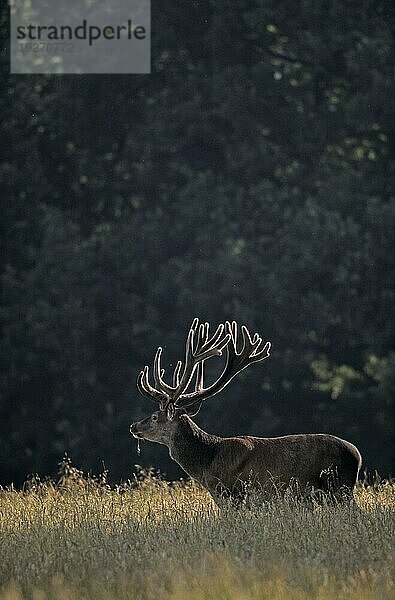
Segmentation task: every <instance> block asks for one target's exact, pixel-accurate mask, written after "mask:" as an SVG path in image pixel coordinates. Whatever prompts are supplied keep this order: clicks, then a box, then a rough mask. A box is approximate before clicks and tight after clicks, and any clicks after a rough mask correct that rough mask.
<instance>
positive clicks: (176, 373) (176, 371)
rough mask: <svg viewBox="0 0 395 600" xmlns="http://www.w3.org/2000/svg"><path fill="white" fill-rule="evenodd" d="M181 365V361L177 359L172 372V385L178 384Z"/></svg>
mask: <svg viewBox="0 0 395 600" xmlns="http://www.w3.org/2000/svg"><path fill="white" fill-rule="evenodd" d="M181 367H182V362H181V361H180V360H179V361H177V364H176V367H175V369H174V373H173V387H177V386H178V385H180V371H181Z"/></svg>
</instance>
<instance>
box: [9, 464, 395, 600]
mask: <svg viewBox="0 0 395 600" xmlns="http://www.w3.org/2000/svg"><path fill="white" fill-rule="evenodd" d="M146 475H147V474H145V476H143V477H140V481H132V482H129V483H127V484H125V485H123V486H120V487H118V488H116V489H110V487H109V486H108V485H107V484H106V481H105V478H101V479H100V478H97V479H92V478H85V477H84V476H83V474H82V473H81V472H79V471H78V470H76V469H73V468H72V467H71V466H70V464H68V463H65V464H64V465H63V475H62V478H61V480H60V482H59V483H58V484H56V485H55V484H53V483H50V482H47V483H41V482H39V481H37V480H36V481H34V480H33V481H32V482H30V484H29V485H28V486H27V487H26V489H25V490H23V491H17V490H13V489H8V490H2V491H0V600H22V599H25V598H26V599H27V598H29V599H30V598H31V599H33V600H45V599H54V600H55V599H56V600H58V599H59V600H74V599H80V598H81V599H82V598H84V599H85V598H86V599H87V600H88V599H89V600H90V599H95V600H96V599H98V600H101V599H103V600H104V599H114V600H115V599H124V598H125V599H131V600H132V599H133V600H134V599H141V600H151V599H154V600H161V599H170V598H171V599H173V598H174V599H178V600H184V599H187V598H191V599H192V600H200V599H203V598H204V599H207V598H208V599H211V598H212V599H218V600H227V599H229V600H230V599H237V600H247V599H248V600H250V599H251V600H253V599H254V600H255V599H256V600H258V599H259V600H261V599H266V598H267V599H268V600H269V599H270V600H280V599H287V600H289V599H293V598H295V599H297V600H299V599H300V600H306V599H313V598H316V599H320V600H329V599H331V600H332V599H335V598H336V599H337V598H339V599H344V600H370V599H372V600H373V599H377V600H386V599H388V600H389V599H390V598H391V600H392V598H393V597H394V587H393V579H392V574H391V568H392V560H393V554H392V553H393V545H392V542H393V530H394V514H395V485H393V484H391V483H388V482H387V483H386V482H383V483H380V484H376V485H374V486H369V487H366V486H360V487H359V488H358V489H357V490H356V492H355V497H356V503H355V505H345V506H344V505H343V506H341V505H339V506H329V505H327V504H324V505H323V506H317V507H315V508H312V507H311V506H307V505H305V504H303V503H301V502H299V501H296V500H295V499H294V498H292V496H289V497H287V498H285V499H280V498H278V499H275V500H273V501H272V502H271V503H269V504H265V505H262V502H259V500H257V499H255V500H254V501H253V502H252V504H251V506H250V507H249V508H241V509H239V510H235V509H234V508H232V507H231V506H227V507H225V508H224V509H223V510H221V511H219V510H218V508H217V507H216V506H215V504H214V503H213V502H212V500H211V498H210V497H209V496H208V494H206V492H205V491H204V490H202V489H201V488H200V487H198V486H197V485H196V484H194V483H192V482H190V483H188V484H186V485H181V484H179V485H173V486H171V485H168V484H167V483H166V482H164V481H161V480H159V479H157V478H155V477H152V476H150V475H149V474H148V476H146Z"/></svg>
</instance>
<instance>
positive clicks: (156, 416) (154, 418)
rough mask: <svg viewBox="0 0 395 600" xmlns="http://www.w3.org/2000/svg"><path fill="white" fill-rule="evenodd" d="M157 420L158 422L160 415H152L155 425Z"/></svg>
mask: <svg viewBox="0 0 395 600" xmlns="http://www.w3.org/2000/svg"><path fill="white" fill-rule="evenodd" d="M157 420H158V415H152V417H151V421H152V422H153V423H156V421H157Z"/></svg>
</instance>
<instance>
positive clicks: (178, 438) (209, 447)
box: [169, 415, 221, 481]
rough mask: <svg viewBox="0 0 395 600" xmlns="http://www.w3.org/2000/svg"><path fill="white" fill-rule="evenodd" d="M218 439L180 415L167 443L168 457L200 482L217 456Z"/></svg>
mask: <svg viewBox="0 0 395 600" xmlns="http://www.w3.org/2000/svg"><path fill="white" fill-rule="evenodd" d="M220 439H221V438H219V437H218V436H216V435H211V434H209V433H206V432H205V431H203V429H200V427H198V426H197V425H196V423H194V422H193V421H192V419H190V418H189V417H188V415H181V416H180V417H179V418H178V421H177V427H176V429H175V431H174V435H173V436H172V439H171V441H170V443H169V452H170V456H171V457H172V458H173V459H174V460H175V461H176V462H177V463H178V464H179V465H180V467H181V468H182V469H183V470H184V471H186V473H188V475H190V476H191V477H193V478H194V479H197V480H198V481H201V480H202V479H203V477H204V473H205V471H206V470H207V469H208V467H209V466H210V464H211V463H212V461H213V460H214V458H215V456H216V454H217V447H218V442H219V441H220Z"/></svg>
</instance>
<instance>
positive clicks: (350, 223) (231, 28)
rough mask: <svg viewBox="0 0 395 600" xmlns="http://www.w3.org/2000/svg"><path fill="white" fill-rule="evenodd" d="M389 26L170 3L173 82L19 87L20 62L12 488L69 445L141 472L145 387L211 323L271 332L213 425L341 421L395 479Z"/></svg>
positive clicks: (219, 4) (8, 214) (336, 425)
mask: <svg viewBox="0 0 395 600" xmlns="http://www.w3.org/2000/svg"><path fill="white" fill-rule="evenodd" d="M391 15H392V12H391V5H390V3H389V2H386V1H379V2H372V1H371V0H366V1H363V2H362V3H361V2H355V1H354V0H350V1H348V2H344V1H341V0H328V1H327V2H319V3H317V2H313V1H310V0H304V1H302V2H296V3H295V2H289V1H287V0H283V1H282V2H280V3H279V2H273V1H267V2H261V1H258V0H257V1H256V2H247V1H246V0H242V1H240V2H238V3H237V5H235V4H234V3H231V2H229V1H228V0H219V1H216V2H213V0H202V1H197V0H196V1H192V2H185V1H178V2H173V3H171V4H169V3H168V5H166V6H162V5H161V6H159V3H153V14H152V23H153V40H152V43H153V52H152V55H153V64H152V74H151V75H147V76H133V75H130V76H117V75H113V76H111V75H107V76H101V77H96V76H63V77H62V76H54V75H52V76H50V75H34V76H33V75H31V76H18V75H9V73H8V71H9V67H8V58H7V56H5V55H3V57H2V70H3V80H2V92H3V93H2V96H1V100H0V108H1V114H2V119H1V139H2V148H3V152H2V153H3V159H2V162H1V166H0V185H1V188H0V189H1V192H2V193H1V195H2V236H1V251H2V252H1V257H2V259H1V262H2V264H1V283H2V306H1V313H0V318H1V329H2V344H1V371H2V376H1V383H0V415H1V418H0V453H1V456H2V460H1V462H0V480H1V481H10V480H11V479H14V480H17V481H18V480H21V479H22V478H24V477H25V476H26V474H27V473H28V472H35V471H39V472H41V473H47V472H48V473H49V472H51V471H53V470H54V468H55V465H56V463H57V461H58V459H59V457H60V456H61V455H62V454H63V452H64V451H65V450H68V451H69V452H70V453H71V455H72V456H73V458H74V460H75V461H76V462H78V464H81V465H82V466H83V467H85V468H91V467H92V468H93V469H96V467H97V462H98V461H99V464H100V461H101V460H105V463H106V466H108V467H109V468H110V471H111V473H112V474H113V476H114V477H115V478H119V477H121V476H122V477H127V476H128V473H129V472H130V469H131V465H132V464H133V463H134V462H135V460H136V457H135V454H134V449H133V446H132V444H131V442H130V439H129V436H128V424H129V422H130V421H131V420H135V419H137V418H138V417H139V416H141V415H143V414H144V413H146V412H147V411H149V409H150V407H149V406H148V405H147V402H146V401H145V400H142V399H140V398H139V397H138V395H137V391H136V388H135V378H136V375H137V373H138V371H139V370H140V368H141V367H142V366H143V365H144V364H148V363H150V361H151V360H152V356H153V352H154V349H155V348H156V346H157V345H159V344H162V345H165V347H166V358H167V359H168V361H169V363H170V362H172V361H173V362H174V360H176V359H177V358H178V357H179V356H180V353H181V352H182V351H183V350H182V349H183V340H184V337H185V333H186V330H187V328H188V326H189V324H190V322H191V320H192V318H193V317H194V316H195V315H197V316H200V317H201V318H202V319H205V320H206V319H207V320H210V321H213V322H218V321H223V320H224V319H236V320H238V321H240V322H245V323H246V324H247V325H248V326H249V327H250V328H251V329H256V330H258V331H261V332H262V333H263V334H264V336H265V337H266V338H267V339H270V340H272V342H273V355H272V358H271V359H270V362H269V361H268V362H265V364H264V366H263V367H262V368H261V367H258V366H256V367H255V368H254V369H251V370H248V371H247V372H245V373H243V375H242V376H241V377H240V378H239V381H237V382H234V383H233V385H231V386H230V387H229V389H227V390H226V391H225V392H224V393H223V395H222V398H221V399H219V398H218V399H217V398H216V399H215V400H213V402H212V404H211V406H210V404H208V405H207V407H206V409H205V411H204V412H203V413H202V415H201V418H200V422H201V423H202V424H203V425H204V426H206V427H207V428H209V429H211V430H212V431H216V432H218V433H223V434H231V433H246V432H250V433H255V434H260V435H275V434H285V433H291V432H297V431H298V432H302V431H322V430H325V431H330V432H332V433H336V434H339V435H342V436H344V437H348V438H350V439H351V440H352V441H354V442H355V443H356V444H357V445H359V447H360V449H361V451H362V453H363V455H364V458H365V460H366V465H367V466H369V467H374V468H378V469H380V470H381V471H382V472H384V473H387V472H389V471H390V470H391V468H393V467H392V465H391V460H392V455H391V438H390V434H391V432H390V426H389V423H390V420H391V418H392V415H393V395H394V365H395V363H394V354H393V352H392V337H393V336H392V333H393V332H392V325H391V324H393V322H394V321H393V311H394V308H393V307H394V289H393V286H392V282H393V279H394V263H393V260H392V256H391V255H392V241H393V239H392V238H393V235H392V232H393V231H394V225H395V223H394V221H395V205H394V203H393V190H394V188H395V185H394V183H395V182H394V165H395V162H394V158H395V145H394V140H395V135H394V134H395V130H394V120H393V99H392V97H391V90H390V86H391V81H392V79H393V64H394V52H393V40H394V27H393V25H394V23H393V20H391ZM2 27H3V30H4V31H5V30H6V23H5V22H4V23H3V26H2ZM145 461H146V462H147V463H150V462H151V463H152V462H155V463H158V464H160V465H161V466H162V467H164V468H167V469H168V471H169V470H170V467H169V465H168V463H167V458H166V456H165V453H163V452H161V450H160V449H157V448H154V447H151V448H148V446H147V448H146V450H145ZM170 473H172V471H171V470H170ZM173 473H174V471H173Z"/></svg>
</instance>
